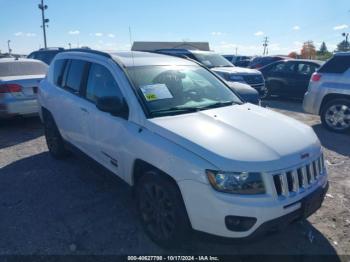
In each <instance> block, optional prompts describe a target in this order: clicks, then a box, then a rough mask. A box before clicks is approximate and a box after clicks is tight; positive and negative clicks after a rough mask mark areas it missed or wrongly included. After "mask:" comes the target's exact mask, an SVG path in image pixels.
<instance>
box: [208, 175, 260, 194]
mask: <svg viewBox="0 0 350 262" xmlns="http://www.w3.org/2000/svg"><path fill="white" fill-rule="evenodd" d="M206 173H207V176H208V180H209V182H210V184H211V185H212V186H213V188H214V189H215V190H217V191H220V192H225V193H230V194H241V195H259V194H265V186H264V182H263V180H262V176H261V174H260V173H244V172H242V173H236V172H221V171H213V170H206Z"/></svg>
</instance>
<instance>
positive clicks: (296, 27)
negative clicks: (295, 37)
mask: <svg viewBox="0 0 350 262" xmlns="http://www.w3.org/2000/svg"><path fill="white" fill-rule="evenodd" d="M292 29H293V30H294V31H299V30H300V26H298V25H295V26H293V28H292Z"/></svg>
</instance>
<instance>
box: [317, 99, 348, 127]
mask: <svg viewBox="0 0 350 262" xmlns="http://www.w3.org/2000/svg"><path fill="white" fill-rule="evenodd" d="M321 121H322V124H323V125H324V126H325V127H326V128H327V129H328V130H330V131H333V132H337V133H347V132H349V131H350V99H346V98H345V99H344V98H339V99H334V100H331V101H329V102H328V103H326V104H325V105H324V106H323V107H322V110H321Z"/></svg>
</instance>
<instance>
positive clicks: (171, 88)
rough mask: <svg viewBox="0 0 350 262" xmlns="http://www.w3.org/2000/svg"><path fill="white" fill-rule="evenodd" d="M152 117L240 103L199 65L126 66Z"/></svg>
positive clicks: (225, 87) (226, 88)
mask: <svg viewBox="0 0 350 262" xmlns="http://www.w3.org/2000/svg"><path fill="white" fill-rule="evenodd" d="M127 71H128V75H129V77H130V79H131V81H132V82H133V84H134V86H135V87H136V88H138V89H139V90H140V93H141V94H142V98H143V99H144V101H145V103H146V105H147V107H148V109H149V111H150V113H151V115H152V116H164V115H174V114H184V113H189V112H195V111H199V110H205V109H209V108H214V107H222V106H228V105H232V104H236V103H239V104H240V103H241V100H240V99H239V98H238V97H237V96H236V95H235V94H234V93H233V92H232V91H231V90H230V89H229V88H228V87H227V86H225V85H224V84H223V83H222V82H221V81H220V80H218V79H217V78H216V77H215V76H214V75H213V74H211V73H210V72H208V71H207V70H206V69H204V68H202V67H198V66H142V67H131V68H128V69H127Z"/></svg>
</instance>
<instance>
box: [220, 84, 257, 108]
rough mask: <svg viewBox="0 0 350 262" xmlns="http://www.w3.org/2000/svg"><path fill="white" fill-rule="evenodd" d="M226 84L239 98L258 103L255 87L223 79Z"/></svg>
mask: <svg viewBox="0 0 350 262" xmlns="http://www.w3.org/2000/svg"><path fill="white" fill-rule="evenodd" d="M225 82H226V84H227V85H228V86H229V87H230V88H231V89H232V90H234V91H236V92H237V93H238V94H239V95H240V96H241V98H242V99H243V100H244V101H246V102H249V103H252V104H258V103H259V93H258V91H256V89H254V88H252V87H251V86H250V85H247V84H243V83H239V82H229V81H225Z"/></svg>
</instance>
